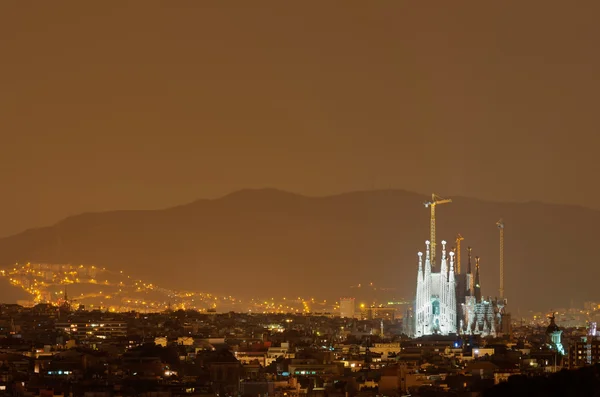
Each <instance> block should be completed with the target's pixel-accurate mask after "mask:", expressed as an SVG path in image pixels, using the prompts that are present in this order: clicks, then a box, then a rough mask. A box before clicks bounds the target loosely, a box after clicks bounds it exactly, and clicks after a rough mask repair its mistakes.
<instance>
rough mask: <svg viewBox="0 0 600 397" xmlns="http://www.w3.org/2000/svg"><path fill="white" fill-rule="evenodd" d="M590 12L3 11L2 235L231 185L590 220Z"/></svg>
mask: <svg viewBox="0 0 600 397" xmlns="http://www.w3.org/2000/svg"><path fill="white" fill-rule="evenodd" d="M599 14H600V2H597V1H588V2H586V1H582V2H578V4H577V6H576V7H575V6H571V7H569V6H568V5H567V4H566V3H565V2H564V1H556V0H552V1H544V2H536V1H532V2H522V1H502V2H480V1H462V2H445V1H439V2H416V1H415V2H407V1H397V0H389V1H384V0H381V1H369V2H365V1H352V0H344V1H341V0H340V1H320V0H318V1H317V0H314V1H303V2H282V1H267V0H264V1H255V2H249V1H202V2H200V1H191V0H188V1H185V0H181V1H177V2H164V1H141V0H140V1H103V2H80V1H53V2H43V1H38V2H25V1H12V2H8V1H5V2H2V3H0V138H1V139H2V140H1V144H0V156H1V164H2V167H0V183H1V186H2V188H3V189H2V194H1V195H0V219H1V221H0V236H5V235H10V234H13V233H17V232H20V231H22V230H24V229H27V228H31V227H39V226H44V225H49V224H52V223H54V222H56V221H58V220H60V219H62V218H64V217H65V216H69V215H75V214H78V213H81V212H86V211H105V210H115V209H154V208H163V207H168V206H172V205H177V204H182V203H186V202H190V201H193V200H195V199H198V198H213V197H219V196H221V195H224V194H228V193H230V192H232V191H235V190H238V189H243V188H262V187H274V188H280V189H284V190H289V191H293V192H297V193H302V194H307V195H326V194H332V193H339V192H346V191H353V190H365V189H382V188H402V189H406V190H411V191H416V192H421V193H426V194H428V193H431V192H436V193H438V194H441V195H443V196H453V195H461V196H470V197H475V198H480V199H486V200H496V201H531V200H535V201H545V202H551V203H565V204H577V205H583V206H587V207H591V208H596V209H600V200H598V197H600V185H599V184H598V183H597V182H596V180H597V175H598V171H600V163H599V162H598V161H597V159H596V157H597V152H598V144H599V143H600V138H599V137H598V131H599V128H598V126H599V122H598V117H599V112H598V108H597V106H598V94H599V92H600V79H599V78H598V75H597V71H598V70H600V52H599V51H598V50H597V39H598V37H600V25H599V24H598V23H597V16H598V15H599Z"/></svg>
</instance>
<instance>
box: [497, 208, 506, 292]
mask: <svg viewBox="0 0 600 397" xmlns="http://www.w3.org/2000/svg"><path fill="white" fill-rule="evenodd" d="M496 226H498V230H499V231H500V299H504V221H503V220H502V218H500V220H499V221H498V222H496Z"/></svg>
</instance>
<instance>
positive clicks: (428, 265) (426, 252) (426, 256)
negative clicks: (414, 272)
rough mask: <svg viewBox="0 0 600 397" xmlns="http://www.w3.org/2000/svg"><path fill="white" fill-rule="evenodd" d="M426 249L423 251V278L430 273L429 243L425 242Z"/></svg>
mask: <svg viewBox="0 0 600 397" xmlns="http://www.w3.org/2000/svg"><path fill="white" fill-rule="evenodd" d="M425 245H426V246H427V249H426V250H425V277H428V275H429V274H430V273H431V242H430V241H429V240H427V241H425Z"/></svg>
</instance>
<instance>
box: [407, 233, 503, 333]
mask: <svg viewBox="0 0 600 397" xmlns="http://www.w3.org/2000/svg"><path fill="white" fill-rule="evenodd" d="M430 249H431V244H430V243H429V241H426V251H425V260H424V261H423V253H422V252H419V253H418V270H417V291H416V296H415V301H414V307H413V309H412V313H410V314H409V315H408V316H407V317H406V321H407V323H406V324H405V329H406V330H407V334H409V335H410V336H412V337H417V338H418V337H421V336H427V335H452V334H460V335H481V336H484V337H486V336H493V337H495V336H497V334H498V333H499V331H500V330H501V329H502V319H503V316H504V307H505V303H506V301H505V300H497V299H494V300H492V299H491V298H484V297H482V295H481V285H480V283H479V258H476V262H475V273H473V271H472V267H471V263H472V261H471V249H470V248H469V249H468V254H469V256H468V267H467V272H466V273H465V274H457V273H456V272H455V263H454V258H455V256H454V252H453V251H451V252H447V251H446V242H445V241H442V257H441V263H440V266H439V271H436V269H435V264H434V263H432V261H431V256H432V255H431V251H430Z"/></svg>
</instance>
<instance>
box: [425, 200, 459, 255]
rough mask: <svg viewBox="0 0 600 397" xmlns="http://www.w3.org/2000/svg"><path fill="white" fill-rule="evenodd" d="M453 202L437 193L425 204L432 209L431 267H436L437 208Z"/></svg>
mask: <svg viewBox="0 0 600 397" xmlns="http://www.w3.org/2000/svg"><path fill="white" fill-rule="evenodd" d="M451 202H452V200H451V199H445V198H443V197H440V196H438V195H437V194H435V193H432V194H431V201H428V202H426V203H423V204H424V205H425V208H428V207H430V208H431V226H430V231H429V233H430V236H429V241H430V242H431V254H430V258H431V267H434V266H435V207H436V206H437V205H438V204H446V203H451Z"/></svg>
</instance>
